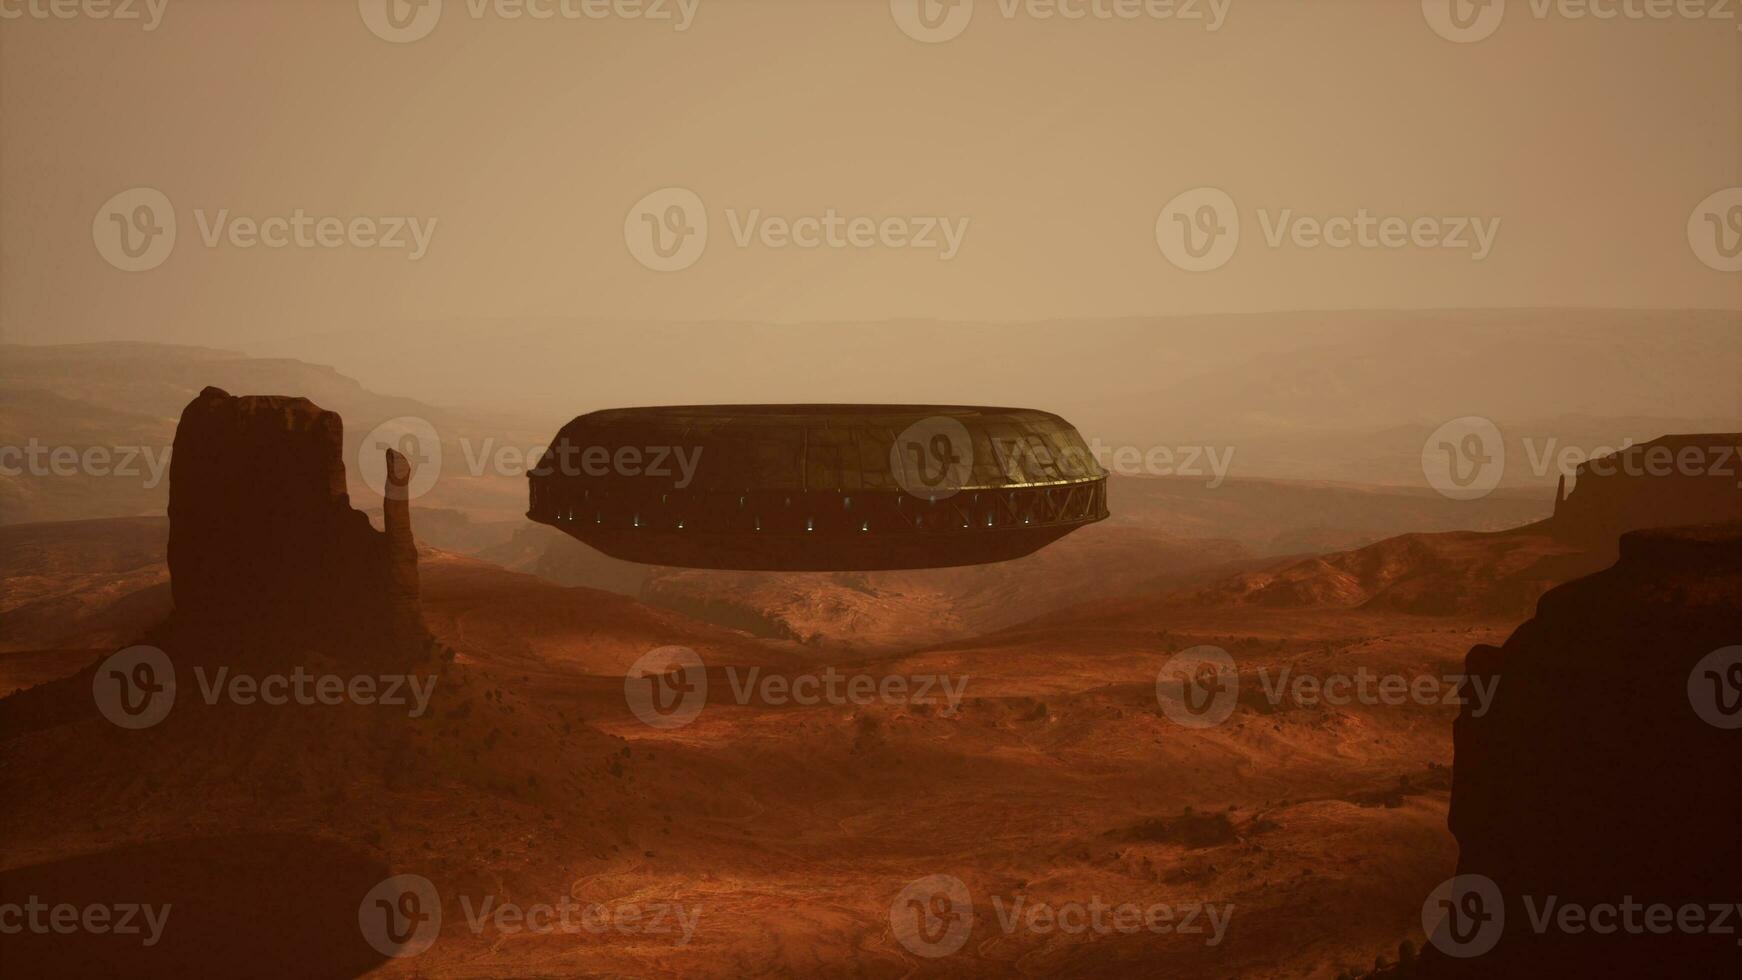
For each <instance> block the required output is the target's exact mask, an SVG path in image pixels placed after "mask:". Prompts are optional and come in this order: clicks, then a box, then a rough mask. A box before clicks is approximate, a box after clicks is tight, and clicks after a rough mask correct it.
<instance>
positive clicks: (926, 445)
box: [527, 405, 1107, 571]
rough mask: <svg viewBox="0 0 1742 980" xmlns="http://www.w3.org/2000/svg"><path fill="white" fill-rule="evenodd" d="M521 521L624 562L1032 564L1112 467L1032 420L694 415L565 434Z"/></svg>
mask: <svg viewBox="0 0 1742 980" xmlns="http://www.w3.org/2000/svg"><path fill="white" fill-rule="evenodd" d="M528 480H529V482H530V497H531V503H530V509H529V510H528V511H527V517H529V518H531V519H532V520H534V521H538V522H539V523H541V524H549V525H551V526H552V527H556V528H560V529H562V530H563V531H565V532H567V533H569V534H571V535H573V536H574V537H576V538H578V539H580V540H581V541H582V542H584V543H586V544H588V545H590V546H592V547H593V548H596V549H598V550H599V551H601V552H604V553H605V554H607V555H610V556H612V557H614V558H622V559H625V560H628V561H635V562H644V563H648V564H658V565H677V566H684V567H689V568H720V569H780V570H794V571H843V570H872V569H893V568H942V567H947V566H952V565H975V564H982V563H987V562H997V561H1006V560H1008V559H1011V558H1019V557H1021V556H1023V555H1026V554H1030V553H1032V552H1034V551H1036V550H1038V549H1040V548H1042V547H1044V546H1046V545H1047V544H1050V543H1051V542H1053V541H1056V540H1058V539H1059V538H1061V537H1063V536H1064V535H1066V534H1069V533H1070V532H1071V531H1073V530H1075V529H1076V528H1079V527H1082V526H1083V525H1086V524H1093V523H1094V522H1096V521H1099V520H1103V519H1105V518H1106V517H1107V473H1106V471H1105V470H1103V469H1102V468H1101V467H1100V465H1099V464H1097V463H1096V461H1095V459H1094V456H1093V455H1092V454H1091V453H1090V451H1089V448H1088V446H1087V445H1086V444H1085V443H1084V442H1083V438H1082V436H1081V435H1079V434H1078V433H1077V431H1076V429H1074V428H1072V427H1071V425H1070V424H1069V423H1068V422H1066V421H1065V420H1063V419H1061V418H1059V417H1058V416H1057V415H1053V414H1050V413H1048V412H1039V411H1034V410H1031V409H1018V408H977V407H964V406H945V405H699V406H671V407H660V408H626V409H610V410H606V411H600V412H592V413H589V414H587V415H582V416H580V417H578V418H576V419H575V420H574V421H572V422H570V423H569V424H567V425H565V426H563V428H562V430H561V431H560V432H558V433H557V436H556V438H555V439H554V440H552V442H551V445H550V447H549V449H547V450H546V451H545V453H544V455H543V457H542V458H541V459H540V461H539V464H538V465H537V466H536V467H535V468H534V469H533V470H531V471H530V472H529V473H528Z"/></svg>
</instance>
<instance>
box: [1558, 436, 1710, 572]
mask: <svg viewBox="0 0 1742 980" xmlns="http://www.w3.org/2000/svg"><path fill="white" fill-rule="evenodd" d="M1729 521H1742V433H1737V432H1709V433H1700V434H1693V435H1670V436H1664V437H1663V438H1661V439H1653V440H1652V441H1650V442H1642V443H1639V444H1638V445H1634V446H1629V447H1627V448H1626V449H1622V450H1619V451H1617V452H1615V453H1611V454H1609V455H1607V456H1599V457H1597V458H1595V459H1590V460H1586V461H1585V462H1583V463H1580V464H1579V466H1578V468H1577V470H1576V471H1575V473H1574V478H1573V488H1572V492H1571V493H1568V492H1567V491H1566V480H1565V478H1564V477H1563V478H1562V480H1561V489H1560V490H1559V491H1558V492H1557V494H1556V500H1555V509H1554V516H1552V517H1550V518H1549V519H1548V520H1547V521H1546V522H1544V524H1543V527H1545V528H1546V529H1547V530H1548V532H1549V534H1550V535H1552V536H1553V537H1554V538H1555V539H1556V540H1558V541H1563V542H1567V543H1572V544H1575V545H1578V546H1579V547H1582V548H1586V549H1591V550H1597V551H1601V552H1604V553H1606V554H1607V555H1608V556H1609V557H1611V558H1613V557H1614V555H1615V553H1616V552H1615V546H1616V541H1617V540H1618V539H1619V537H1620V536H1621V535H1622V534H1623V533H1624V532H1627V531H1635V530H1640V529H1643V528H1653V527H1679V526H1684V525H1690V524H1709V523H1725V522H1729Z"/></svg>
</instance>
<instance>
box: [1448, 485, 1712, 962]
mask: <svg viewBox="0 0 1742 980" xmlns="http://www.w3.org/2000/svg"><path fill="white" fill-rule="evenodd" d="M1599 486H1606V485H1603V484H1599ZM1603 493H1604V491H1603V490H1600V489H1590V490H1589V491H1588V493H1587V497H1586V499H1587V500H1590V501H1600V500H1604V499H1606V498H1604V497H1603V496H1602V494H1603ZM1607 499H1617V498H1607ZM1580 506H1586V505H1585V504H1581V505H1580ZM1590 506H1593V507H1595V506H1597V504H1595V503H1592V504H1591V505H1590ZM1619 553H1620V558H1619V561H1618V562H1617V563H1616V564H1615V565H1614V566H1613V567H1611V568H1609V569H1607V570H1605V571H1603V572H1600V573H1598V574H1595V575H1592V576H1590V577H1587V578H1583V579H1579V580H1577V581H1574V582H1570V583H1568V584H1566V585H1562V586H1560V587H1558V588H1556V589H1553V590H1551V591H1550V592H1548V593H1547V594H1545V595H1544V596H1543V597H1542V600H1541V602H1540V603H1539V605H1538V607H1537V613H1536V616H1535V618H1533V619H1531V620H1530V621H1528V622H1526V623H1525V624H1524V625H1523V626H1520V627H1519V628H1518V630H1517V631H1516V632H1515V633H1513V635H1512V636H1511V638H1510V639H1508V640H1507V641H1506V643H1505V645H1504V646H1502V647H1492V646H1486V645H1483V646H1478V647H1476V648H1474V649H1473V650H1471V652H1470V654H1469V658H1468V665H1467V668H1468V672H1469V673H1470V674H1471V675H1472V676H1474V677H1476V678H1479V679H1481V680H1482V682H1483V683H1490V682H1495V683H1497V684H1498V687H1497V688H1496V689H1495V696H1494V699H1493V704H1492V707H1491V708H1490V709H1489V710H1488V711H1487V713H1486V714H1484V715H1481V716H1477V715H1476V714H1475V713H1474V708H1473V707H1472V705H1468V704H1467V705H1465V707H1464V709H1463V712H1462V714H1461V715H1460V717H1459V718H1458V720H1457V723H1456V727H1455V743H1456V753H1457V754H1456V764H1455V768H1454V778H1453V788H1452V802H1451V815H1450V825H1451V829H1452V832H1453V834H1454V835H1455V836H1456V837H1457V839H1458V844H1459V847H1460V856H1459V862H1458V871H1459V874H1460V875H1482V876H1486V877H1487V878H1489V879H1492V881H1493V882H1494V884H1495V885H1496V886H1497V888H1498V892H1499V894H1500V895H1502V896H1503V897H1504V901H1505V915H1504V925H1503V928H1502V931H1501V933H1500V939H1499V942H1498V945H1496V946H1495V947H1494V948H1493V949H1492V950H1491V951H1488V952H1485V953H1482V954H1481V955H1478V956H1471V957H1468V958H1464V959H1453V958H1448V957H1443V956H1437V957H1433V958H1432V959H1433V960H1434V965H1435V969H1434V970H1433V971H1432V972H1431V973H1424V975H1431V976H1458V977H1462V976H1477V977H1489V976H1505V977H1510V976H1518V977H1546V976H1677V977H1681V976H1690V977H1691V976H1720V975H1733V973H1734V969H1735V966H1736V964H1737V963H1738V962H1742V947H1739V946H1738V945H1737V941H1738V937H1739V935H1742V909H1735V908H1732V909H1731V912H1732V913H1733V914H1734V915H1735V916H1737V918H1732V919H1731V924H1732V925H1733V926H1735V927H1736V929H1735V934H1729V935H1714V934H1711V933H1710V932H1693V931H1689V930H1687V929H1685V928H1683V927H1682V926H1680V925H1675V926H1673V927H1671V928H1669V929H1667V930H1666V931H1664V933H1663V934H1659V933H1658V932H1657V931H1655V930H1653V931H1646V932H1644V933H1640V932H1632V931H1629V930H1627V929H1626V928H1625V927H1622V928H1618V929H1615V930H1614V931H1612V932H1609V933H1608V934H1600V933H1599V932H1598V931H1596V930H1594V929H1592V928H1590V927H1589V926H1587V927H1585V928H1583V929H1579V930H1573V929H1569V928H1565V927H1563V926H1562V925H1560V924H1559V922H1560V920H1559V919H1558V918H1556V919H1554V920H1553V921H1552V922H1551V923H1550V924H1549V925H1548V926H1547V928H1542V929H1539V927H1538V925H1537V924H1536V922H1535V921H1533V909H1534V912H1535V916H1534V919H1537V920H1540V919H1541V917H1542V912H1543V909H1544V908H1546V907H1548V906H1547V903H1548V902H1549V901H1550V900H1551V898H1552V900H1553V901H1554V902H1555V903H1556V905H1555V907H1556V908H1562V907H1565V906H1567V905H1573V906H1577V907H1581V908H1583V909H1585V910H1587V911H1588V910H1592V909H1599V908H1605V907H1615V908H1617V909H1618V911H1619V912H1620V913H1621V914H1623V915H1625V909H1626V907H1627V905H1626V903H1628V902H1633V903H1643V904H1644V905H1647V906H1649V905H1652V904H1661V905H1664V906H1667V907H1669V908H1671V909H1674V910H1677V914H1680V913H1679V910H1681V909H1683V908H1684V907H1686V906H1690V905H1692V906H1698V907H1700V908H1701V909H1702V910H1709V909H1712V908H1714V907H1716V906H1719V905H1724V904H1728V905H1731V906H1734V905H1735V904H1736V903H1738V902H1742V836H1738V834H1737V832H1736V826H1737V819H1738V813H1739V812H1742V727H1736V728H1726V727H1723V726H1722V725H1721V724H1715V723H1713V721H1711V720H1710V718H1711V717H1719V718H1722V717H1723V715H1722V712H1723V710H1724V707H1725V706H1727V707H1728V708H1730V709H1731V710H1732V711H1734V710H1736V708H1737V704H1736V700H1737V699H1738V698H1742V685H1737V686H1735V687H1733V688H1732V687H1729V686H1728V685H1736V684H1737V678H1736V676H1735V674H1736V673H1737V672H1738V669H1731V670H1728V671H1726V670H1723V669H1719V670H1717V671H1716V672H1715V676H1713V677H1704V676H1701V674H1702V671H1705V672H1706V673H1714V672H1713V671H1711V670H1708V669H1707V668H1708V667H1709V666H1710V665H1711V664H1712V661H1711V660H1709V659H1708V658H1709V657H1711V656H1712V655H1714V653H1716V652H1717V651H1721V650H1723V649H1724V648H1726V647H1730V646H1733V645H1735V644H1739V643H1742V524H1729V525H1707V526H1699V527H1688V528H1676V529H1663V530H1651V531H1637V532H1633V533H1630V534H1627V535H1624V536H1623V537H1622V538H1621V541H1620V548H1619ZM1703 661H1704V663H1702V662H1703ZM1708 699H1711V700H1710V701H1708ZM1719 699H1722V700H1721V701H1720V700H1719ZM1724 702H1727V704H1724ZM1714 711H1716V712H1719V714H1718V715H1713V712H1714ZM1702 918H1703V921H1705V922H1708V923H1710V922H1712V921H1713V913H1712V912H1710V911H1703V912H1702ZM1632 919H1633V920H1634V921H1636V922H1643V921H1644V913H1643V912H1638V911H1636V912H1634V913H1633V915H1632ZM1592 924H1593V925H1596V924H1600V920H1592Z"/></svg>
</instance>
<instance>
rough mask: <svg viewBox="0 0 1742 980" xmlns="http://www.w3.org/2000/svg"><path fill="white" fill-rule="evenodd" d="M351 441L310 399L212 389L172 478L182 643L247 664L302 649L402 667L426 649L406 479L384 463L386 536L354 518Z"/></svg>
mask: <svg viewBox="0 0 1742 980" xmlns="http://www.w3.org/2000/svg"><path fill="white" fill-rule="evenodd" d="M342 434H343V423H342V421H341V420H340V418H339V416H338V415H337V414H335V413H333V412H328V411H323V410H322V409H321V408H320V407H319V406H317V405H315V404H314V403H313V402H310V401H309V400H308V399H306V398H289V397H280V396H247V397H235V396H232V395H230V394H228V393H226V392H224V391H222V390H220V389H218V388H207V389H205V390H204V391H202V392H200V395H199V397H197V398H195V399H194V400H193V401H192V402H191V403H189V404H188V406H187V408H186V409H185V410H184V411H183V412H182V416H181V422H180V424H179V425H178V426H177V427H176V435H175V450H174V453H173V455H172V457H171V462H170V475H169V482H170V493H169V520H170V532H169V571H170V581H171V588H172V591H173V593H174V598H175V618H174V623H175V626H176V628H177V630H178V631H183V630H187V631H194V632H196V633H199V634H203V635H205V636H206V637H208V638H210V639H214V640H217V641H220V642H224V643H234V644H236V645H237V649H236V650H235V651H234V652H235V653H236V654H238V655H242V656H245V655H246V651H247V649H248V648H251V647H254V646H268V647H272V648H275V649H282V648H285V647H287V646H294V645H298V644H302V645H306V646H310V647H316V648H321V649H324V650H327V651H328V652H330V653H332V654H334V655H337V656H346V655H354V656H355V657H356V658H357V659H359V660H362V661H367V662H391V661H394V660H402V659H405V658H408V657H410V656H414V655H416V654H417V653H419V652H421V651H422V650H423V648H424V646H425V642H426V638H427V634H426V632H425V630H424V627H423V621H422V617H421V614H420V613H419V610H418V584H417V550H416V545H415V543H414V542H413V540H412V535H411V517H410V507H409V503H408V501H407V499H406V495H405V493H404V492H403V487H404V483H405V480H406V477H407V476H408V474H409V466H408V465H407V463H406V461H405V460H404V459H403V458H402V457H400V456H399V454H398V453H395V452H393V451H392V450H388V451H387V458H388V467H387V469H388V474H389V486H388V492H387V498H388V499H387V500H386V501H384V504H383V506H384V511H385V526H386V531H385V532H382V531H377V530H375V529H374V528H373V527H371V526H370V524H369V519H368V517H367V516H365V515H364V514H363V512H361V511H359V510H355V509H353V508H352V507H351V502H350V497H349V494H348V493H347V492H346V489H345V464H344V455H343V448H342V445H343V443H342ZM396 487H397V488H398V490H399V492H397V493H395V492H394V491H395V489H396Z"/></svg>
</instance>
